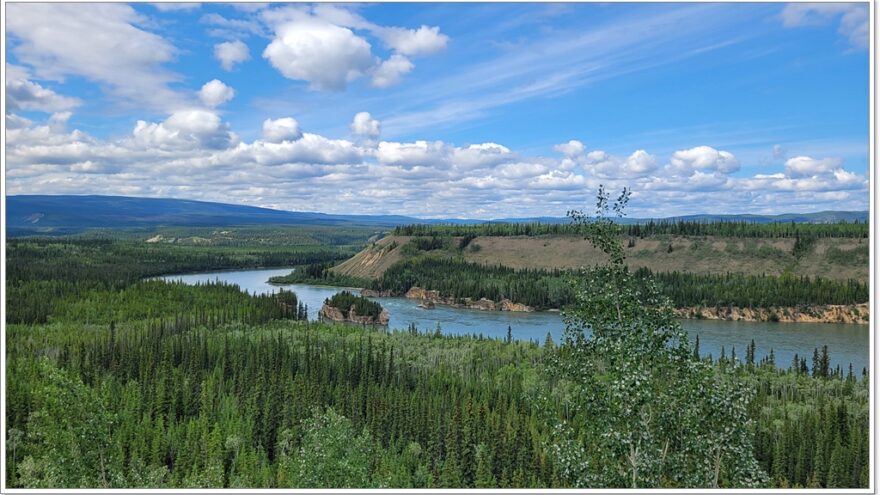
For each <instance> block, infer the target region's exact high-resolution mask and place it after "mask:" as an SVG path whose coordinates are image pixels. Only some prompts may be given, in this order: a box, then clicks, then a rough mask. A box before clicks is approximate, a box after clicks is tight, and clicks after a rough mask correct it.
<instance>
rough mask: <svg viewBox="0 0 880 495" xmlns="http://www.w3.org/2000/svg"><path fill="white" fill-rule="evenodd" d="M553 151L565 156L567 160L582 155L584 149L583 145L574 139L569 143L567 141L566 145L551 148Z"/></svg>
mask: <svg viewBox="0 0 880 495" xmlns="http://www.w3.org/2000/svg"><path fill="white" fill-rule="evenodd" d="M553 149H554V150H555V151H558V152H559V153H562V154H563V155H565V156H567V157H569V158H573V157H576V156H580V155H583V154H584V150H585V149H586V148H585V147H584V143H582V142H580V141H578V140H576V139H572V140H571V141H569V142H567V143H561V144H557V145H556V146H554V147H553Z"/></svg>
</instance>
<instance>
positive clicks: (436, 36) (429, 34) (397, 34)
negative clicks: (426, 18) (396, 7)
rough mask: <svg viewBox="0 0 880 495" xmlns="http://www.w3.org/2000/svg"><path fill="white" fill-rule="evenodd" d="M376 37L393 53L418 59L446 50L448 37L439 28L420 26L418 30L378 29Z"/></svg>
mask: <svg viewBox="0 0 880 495" xmlns="http://www.w3.org/2000/svg"><path fill="white" fill-rule="evenodd" d="M376 32H377V35H378V36H379V37H380V38H382V40H383V41H384V42H385V44H387V45H388V46H389V47H390V48H392V49H393V50H394V51H395V52H397V53H400V54H402V55H408V56H412V57H418V56H420V55H431V54H433V53H437V52H439V51H441V50H443V49H444V48H446V43H447V42H448V41H449V37H448V36H446V35H445V34H442V33H441V32H440V27H439V26H433V27H432V26H425V25H422V26H421V27H419V28H418V29H406V28H400V27H388V28H379V29H377V30H376Z"/></svg>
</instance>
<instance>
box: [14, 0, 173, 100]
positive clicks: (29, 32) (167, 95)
mask: <svg viewBox="0 0 880 495" xmlns="http://www.w3.org/2000/svg"><path fill="white" fill-rule="evenodd" d="M6 14H7V15H6V27H7V30H8V33H9V34H10V35H11V36H12V38H13V39H14V40H16V42H15V43H14V44H11V45H10V46H11V47H12V48H11V49H12V51H13V53H15V55H16V57H17V59H18V60H19V61H20V62H22V63H23V64H26V65H28V66H30V67H32V68H33V71H34V76H35V77H36V78H37V79H46V80H63V79H64V78H65V77H66V76H72V75H77V76H82V77H84V78H86V79H89V80H91V81H93V82H97V83H99V84H101V85H103V86H104V87H105V88H106V89H107V90H108V91H109V92H110V93H111V94H112V95H113V96H116V97H118V98H120V99H122V100H123V101H126V102H129V103H133V104H136V105H141V106H146V107H149V108H153V109H164V110H174V109H176V108H180V107H181V106H185V104H186V99H185V98H184V97H183V95H182V94H180V93H178V92H177V91H175V90H172V89H171V88H170V87H169V85H170V84H171V83H173V82H176V81H177V80H179V79H180V77H179V76H178V75H177V74H175V73H174V72H171V71H169V70H167V69H166V68H164V67H163V64H165V63H167V62H170V61H172V59H173V58H174V56H175V54H176V52H177V50H176V49H175V47H174V46H173V45H172V44H171V43H169V42H168V41H167V40H165V39H163V38H162V37H161V36H158V35H156V34H153V33H150V32H148V31H146V30H144V29H142V28H141V27H138V26H143V25H147V24H149V23H150V21H149V20H148V19H146V18H144V17H143V16H142V15H141V14H139V13H138V12H137V11H135V10H134V9H133V8H131V7H130V6H128V5H123V4H111V3H88V4H87V3H81V4H67V3H10V4H9V5H7V6H6Z"/></svg>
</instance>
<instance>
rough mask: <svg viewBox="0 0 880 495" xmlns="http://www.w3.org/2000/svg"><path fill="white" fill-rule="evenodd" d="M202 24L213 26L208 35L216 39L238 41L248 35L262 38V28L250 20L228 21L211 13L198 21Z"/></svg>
mask: <svg viewBox="0 0 880 495" xmlns="http://www.w3.org/2000/svg"><path fill="white" fill-rule="evenodd" d="M199 22H200V23H202V24H207V25H209V26H213V27H212V28H211V29H210V30H209V31H208V34H210V35H211V36H215V37H218V38H230V39H238V38H243V37H246V36H250V35H256V36H263V35H264V34H265V33H264V32H263V28H262V26H261V25H260V23H258V22H257V21H255V20H252V19H229V18H226V17H223V16H222V15H220V14H217V13H215V12H212V13H210V14H205V15H203V16H202V17H201V19H199Z"/></svg>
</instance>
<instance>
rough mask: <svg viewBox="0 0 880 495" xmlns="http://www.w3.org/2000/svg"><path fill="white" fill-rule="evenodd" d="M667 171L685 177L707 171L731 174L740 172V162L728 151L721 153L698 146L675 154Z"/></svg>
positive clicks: (709, 147)
mask: <svg viewBox="0 0 880 495" xmlns="http://www.w3.org/2000/svg"><path fill="white" fill-rule="evenodd" d="M667 170H668V171H669V172H670V173H672V174H676V175H685V176H686V175H691V174H693V173H694V172H706V171H711V172H718V173H722V174H730V173H733V172H736V171H737V170H739V160H737V159H736V157H735V156H733V153H730V152H728V151H719V150H716V149H715V148H712V147H711V146H697V147H696V148H691V149H687V150H679V151H676V152H675V153H673V154H672V158H671V159H670V160H669V165H668V166H667Z"/></svg>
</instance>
